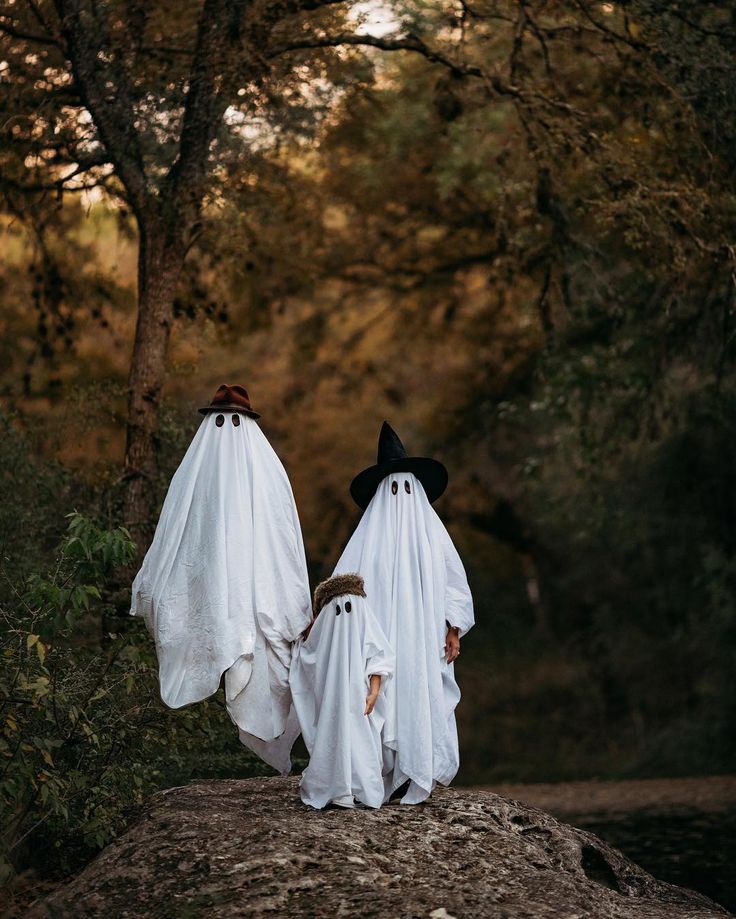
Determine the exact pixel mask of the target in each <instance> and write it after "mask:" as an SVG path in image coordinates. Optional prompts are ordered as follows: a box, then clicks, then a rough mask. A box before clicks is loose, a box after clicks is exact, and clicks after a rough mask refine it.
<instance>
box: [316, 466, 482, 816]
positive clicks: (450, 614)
mask: <svg viewBox="0 0 736 919" xmlns="http://www.w3.org/2000/svg"><path fill="white" fill-rule="evenodd" d="M394 492H395V493H394ZM351 571H357V572H360V574H361V576H362V577H363V579H364V581H365V589H366V593H367V595H368V596H369V597H370V601H371V606H372V607H373V609H374V610H375V612H376V616H377V618H378V621H379V623H380V624H381V626H382V627H383V629H384V631H385V632H386V635H387V636H388V640H389V642H390V644H391V646H392V648H393V649H394V652H395V654H396V674H395V678H394V679H393V680H392V681H391V683H390V684H389V686H388V687H387V691H386V699H385V719H386V721H385V724H384V726H383V736H382V740H383V757H384V773H385V793H386V799H388V797H389V796H390V795H391V793H392V792H393V791H395V790H396V789H397V788H398V787H399V786H401V785H403V784H404V783H405V782H406V781H407V780H410V784H409V788H408V791H407V792H406V794H405V795H404V797H403V798H402V803H405V804H416V803H418V802H420V801H423V800H425V799H426V798H427V797H428V796H429V794H430V793H431V792H432V789H433V787H434V785H435V783H436V782H440V783H441V784H443V785H447V784H449V782H451V781H452V779H453V778H454V776H455V774H456V773H457V770H458V766H459V753H458V741H457V726H456V724H455V707H456V705H457V703H458V702H459V700H460V690H459V688H458V685H457V683H456V682H455V676H454V665H452V664H449V665H448V664H447V662H446V660H445V657H444V645H445V636H446V633H447V625H446V623H449V624H450V625H452V626H457V627H458V628H459V630H460V634H461V635H463V634H465V632H467V631H468V629H470V628H471V627H472V626H473V623H474V618H473V600H472V597H471V595H470V588H469V587H468V581H467V577H466V575H465V569H464V568H463V564H462V562H461V561H460V557H459V555H458V553H457V550H456V549H455V546H454V545H453V543H452V540H451V539H450V536H449V534H448V532H447V530H446V529H445V527H444V526H443V524H442V522H441V521H440V519H439V517H438V516H437V514H436V513H435V511H434V510H433V508H432V506H431V504H430V503H429V501H428V499H427V496H426V494H425V492H424V489H423V488H422V485H421V483H420V482H419V481H418V479H417V478H416V477H415V476H414V475H411V474H410V473H394V474H391V475H389V476H388V477H387V478H385V479H384V480H383V481H382V482H381V484H380V485H379V487H378V490H377V491H376V494H375V495H374V497H373V499H372V501H371V502H370V504H369V505H368V507H367V508H366V511H365V513H364V514H363V517H362V519H361V521H360V523H359V524H358V527H357V528H356V530H355V533H354V534H353V536H352V537H351V539H350V541H349V543H348V544H347V546H346V547H345V551H344V552H343V554H342V556H341V558H340V560H339V561H338V563H337V565H336V566H335V571H334V574H344V573H347V572H351Z"/></svg>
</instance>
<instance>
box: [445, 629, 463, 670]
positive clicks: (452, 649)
mask: <svg viewBox="0 0 736 919" xmlns="http://www.w3.org/2000/svg"><path fill="white" fill-rule="evenodd" d="M459 656H460V630H459V629H457V628H453V627H450V628H449V629H448V630H447V637H446V638H445V659H446V660H447V663H448V664H451V663H452V662H453V661H455V660H457V658H458V657H459Z"/></svg>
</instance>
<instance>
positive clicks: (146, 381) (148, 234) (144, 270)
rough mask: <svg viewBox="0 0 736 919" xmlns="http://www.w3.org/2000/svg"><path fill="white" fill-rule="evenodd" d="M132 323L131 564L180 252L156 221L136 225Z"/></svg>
mask: <svg viewBox="0 0 736 919" xmlns="http://www.w3.org/2000/svg"><path fill="white" fill-rule="evenodd" d="M139 226H140V251H139V256H138V319H137V323H136V330H135V344H134V346H133V357H132V360H131V365H130V375H129V378H128V418H127V424H128V429H127V443H126V447H125V476H124V480H125V492H124V505H123V516H124V520H125V524H126V526H127V527H128V529H129V530H130V533H131V535H132V537H133V539H134V540H135V542H136V546H137V551H136V561H140V560H141V559H142V557H143V555H144V553H145V551H146V549H147V548H148V545H149V542H150V539H151V535H152V532H153V525H154V520H153V512H154V502H155V499H156V472H157V465H158V464H157V446H158V442H157V433H158V409H159V405H160V402H161V391H162V389H163V385H164V381H165V379H166V357H167V352H168V347H169V337H170V334H171V325H172V322H173V317H174V294H175V292H176V285H177V281H178V279H179V274H180V273H181V269H182V266H183V264H184V256H185V249H184V247H183V246H182V245H180V244H178V243H174V242H172V241H171V237H170V236H169V234H167V233H166V232H165V230H164V228H163V227H161V226H160V225H159V221H157V220H151V221H149V222H147V223H146V222H144V221H140V222H139Z"/></svg>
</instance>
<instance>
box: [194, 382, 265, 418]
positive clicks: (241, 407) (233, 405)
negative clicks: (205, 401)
mask: <svg viewBox="0 0 736 919" xmlns="http://www.w3.org/2000/svg"><path fill="white" fill-rule="evenodd" d="M199 412H200V414H202V415H207V414H209V413H210V412H242V413H243V414H244V415H250V417H251V418H260V417H261V416H260V414H259V413H258V412H256V411H255V410H254V409H253V408H252V406H251V404H250V396H249V395H248V390H247V389H246V388H245V386H239V385H238V384H237V383H236V384H235V385H234V386H228V384H227V383H223V384H222V385H221V386H219V387H218V388H217V392H216V393H215V394H214V396H213V397H212V401H211V402H210V404H209V405H206V406H205V407H204V408H200V409H199Z"/></svg>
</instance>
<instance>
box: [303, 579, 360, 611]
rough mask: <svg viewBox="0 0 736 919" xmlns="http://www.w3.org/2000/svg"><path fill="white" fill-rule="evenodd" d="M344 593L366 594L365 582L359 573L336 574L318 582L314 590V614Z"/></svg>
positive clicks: (358, 595)
mask: <svg viewBox="0 0 736 919" xmlns="http://www.w3.org/2000/svg"><path fill="white" fill-rule="evenodd" d="M344 594H352V595H353V596H354V597H364V596H365V584H364V583H363V578H362V577H361V576H360V575H359V574H336V575H333V576H332V577H331V578H327V580H326V581H322V583H321V584H318V585H317V587H316V589H315V591H314V603H313V605H312V609H313V612H314V615H315V616H316V615H317V613H319V611H320V610H321V609H322V607H323V606H326V605H327V604H328V603H329V602H330V600H334V599H335V597H342V596H343V595H344Z"/></svg>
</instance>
